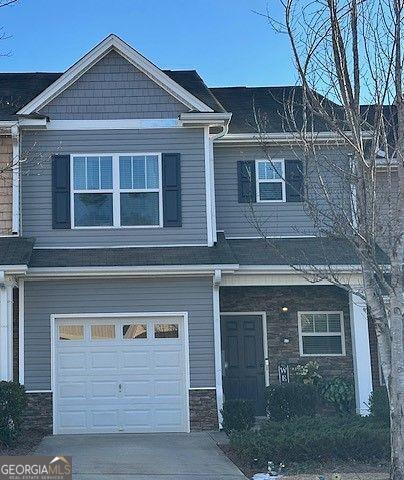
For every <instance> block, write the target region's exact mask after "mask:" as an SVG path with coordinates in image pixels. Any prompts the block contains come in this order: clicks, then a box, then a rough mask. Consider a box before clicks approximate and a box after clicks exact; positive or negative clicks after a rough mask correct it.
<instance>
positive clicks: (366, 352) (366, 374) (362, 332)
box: [349, 292, 373, 415]
mask: <svg viewBox="0 0 404 480" xmlns="http://www.w3.org/2000/svg"><path fill="white" fill-rule="evenodd" d="M349 313H350V320H351V339H352V356H353V366H354V379H355V400H356V413H358V414H360V415H369V395H370V393H371V392H372V390H373V380H372V360H371V355H370V344H369V325H368V318H367V307H366V302H365V300H363V299H362V298H361V297H359V295H355V294H354V293H353V292H349Z"/></svg>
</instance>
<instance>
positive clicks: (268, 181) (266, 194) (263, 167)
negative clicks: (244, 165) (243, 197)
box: [256, 160, 286, 202]
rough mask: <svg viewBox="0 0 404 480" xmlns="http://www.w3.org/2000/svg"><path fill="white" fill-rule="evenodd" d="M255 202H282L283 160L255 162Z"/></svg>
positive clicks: (284, 197)
mask: <svg viewBox="0 0 404 480" xmlns="http://www.w3.org/2000/svg"><path fill="white" fill-rule="evenodd" d="M256 182H257V202H284V201H285V199H286V189H285V162H284V160H272V161H269V160H257V161H256Z"/></svg>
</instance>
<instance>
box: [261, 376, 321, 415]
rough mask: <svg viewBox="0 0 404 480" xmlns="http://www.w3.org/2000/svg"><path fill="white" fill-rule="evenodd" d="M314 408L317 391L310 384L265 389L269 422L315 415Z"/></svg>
mask: <svg viewBox="0 0 404 480" xmlns="http://www.w3.org/2000/svg"><path fill="white" fill-rule="evenodd" d="M316 408H317V390H316V388H315V387H314V386H313V385H311V384H303V383H282V384H280V385H269V387H267V413H268V415H269V417H270V419H271V420H275V421H281V420H288V419H291V418H295V417H302V416H311V415H315V413H316Z"/></svg>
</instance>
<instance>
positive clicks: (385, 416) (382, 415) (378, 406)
mask: <svg viewBox="0 0 404 480" xmlns="http://www.w3.org/2000/svg"><path fill="white" fill-rule="evenodd" d="M369 409H370V415H371V417H372V418H374V419H375V420H377V421H380V422H383V423H385V424H386V425H389V424H390V405H389V397H388V395H387V389H386V387H377V388H375V389H374V390H373V392H372V393H371V394H370V398H369Z"/></svg>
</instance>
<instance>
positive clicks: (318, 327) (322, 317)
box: [314, 313, 328, 332]
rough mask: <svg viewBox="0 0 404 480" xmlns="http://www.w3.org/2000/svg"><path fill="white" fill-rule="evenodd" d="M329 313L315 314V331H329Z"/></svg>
mask: <svg viewBox="0 0 404 480" xmlns="http://www.w3.org/2000/svg"><path fill="white" fill-rule="evenodd" d="M327 328H328V327H327V315H326V314H325V313H316V314H315V315H314V331H315V332H327Z"/></svg>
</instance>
